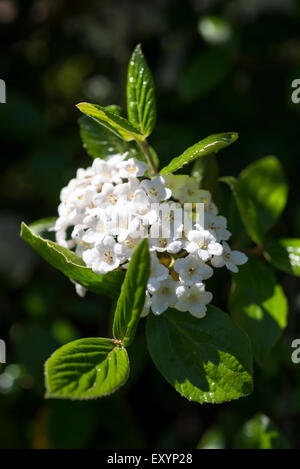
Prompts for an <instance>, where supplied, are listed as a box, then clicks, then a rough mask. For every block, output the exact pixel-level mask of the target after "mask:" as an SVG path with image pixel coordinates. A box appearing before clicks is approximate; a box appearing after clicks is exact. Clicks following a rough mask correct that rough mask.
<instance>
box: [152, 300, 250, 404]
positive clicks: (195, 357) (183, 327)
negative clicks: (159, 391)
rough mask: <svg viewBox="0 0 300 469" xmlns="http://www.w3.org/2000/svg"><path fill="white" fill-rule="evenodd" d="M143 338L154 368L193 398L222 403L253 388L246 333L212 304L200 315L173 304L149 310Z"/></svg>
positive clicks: (179, 390)
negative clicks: (157, 311) (158, 310)
mask: <svg viewBox="0 0 300 469" xmlns="http://www.w3.org/2000/svg"><path fill="white" fill-rule="evenodd" d="M147 343H148V348H149V351H150V355H151V357H152V359H153V361H154V363H155V365H156V367H157V368H158V370H159V371H160V372H161V373H162V375H163V376H164V377H165V379H166V380H167V381H168V382H169V383H170V384H171V385H172V386H174V388H175V389H176V391H178V392H179V393H180V394H181V395H182V396H184V397H186V398H187V399H189V400H191V401H196V402H199V403H201V404H203V403H221V402H224V401H230V400H233V399H239V398H240V397H243V396H246V395H248V394H250V393H251V392H252V377H251V374H252V355H251V349H250V343H249V339H248V337H247V336H246V334H245V333H244V332H243V331H242V330H241V329H240V328H239V327H238V326H237V325H236V324H235V323H234V322H233V321H232V320H231V319H230V317H229V316H228V315H227V314H225V313H224V312H223V311H221V310H220V309H218V308H215V307H214V306H209V307H208V310H207V315H206V317H205V318H204V319H196V318H194V317H193V316H192V315H190V314H189V313H182V312H180V311H176V310H171V309H170V310H168V311H167V312H164V313H163V314H162V315H160V316H154V315H153V314H150V315H149V316H148V318H147Z"/></svg>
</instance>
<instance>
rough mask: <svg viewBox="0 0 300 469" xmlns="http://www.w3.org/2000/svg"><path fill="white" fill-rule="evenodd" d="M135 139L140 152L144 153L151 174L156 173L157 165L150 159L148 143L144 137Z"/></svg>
mask: <svg viewBox="0 0 300 469" xmlns="http://www.w3.org/2000/svg"><path fill="white" fill-rule="evenodd" d="M136 141H137V144H138V145H139V147H140V149H141V150H142V152H143V153H144V155H145V157H146V159H147V161H148V164H149V166H150V168H151V172H152V174H153V175H154V174H158V170H157V167H156V166H155V164H154V161H153V159H152V156H151V153H150V149H149V144H148V142H147V140H146V139H144V140H136Z"/></svg>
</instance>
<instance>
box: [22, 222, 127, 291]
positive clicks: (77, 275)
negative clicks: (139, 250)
mask: <svg viewBox="0 0 300 469" xmlns="http://www.w3.org/2000/svg"><path fill="white" fill-rule="evenodd" d="M21 237H22V238H23V239H24V241H26V242H27V243H28V244H30V246H31V247H32V248H33V249H34V250H35V251H36V252H37V253H38V254H39V255H40V256H41V257H42V258H43V259H45V261H47V262H49V264H51V265H52V266H53V267H55V268H56V269H58V270H60V271H61V272H62V273H63V274H64V275H66V276H67V277H69V278H70V279H72V280H75V281H76V282H78V283H80V284H81V285H83V286H84V287H86V288H88V289H89V290H90V291H92V292H94V293H103V294H107V295H109V296H118V295H119V292H120V289H121V285H122V281H123V279H124V274H123V272H121V271H114V272H109V273H108V274H106V275H98V274H95V273H94V272H93V271H92V269H90V268H88V267H87V266H86V265H85V263H84V261H83V260H82V258H81V257H79V256H78V255H77V254H75V253H74V252H73V251H70V250H69V249H66V248H64V247H62V246H59V245H58V244H57V243H54V242H53V241H49V240H47V239H43V238H41V237H40V236H38V235H36V234H34V233H33V232H32V231H31V229H30V228H29V227H28V226H27V225H26V224H25V223H22V227H21Z"/></svg>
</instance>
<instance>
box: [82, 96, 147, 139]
mask: <svg viewBox="0 0 300 469" xmlns="http://www.w3.org/2000/svg"><path fill="white" fill-rule="evenodd" d="M77 107H78V109H80V111H81V112H82V113H83V114H85V115H86V116H89V117H92V118H93V119H94V120H95V121H96V122H97V123H98V124H100V125H103V126H104V127H106V128H107V129H108V130H110V131H111V132H113V133H114V134H115V135H117V137H120V138H122V139H123V140H126V141H127V142H129V141H131V140H135V139H137V140H141V139H142V134H141V133H140V132H139V131H138V130H137V128H136V127H134V126H133V125H132V124H131V123H130V122H129V121H128V120H127V119H125V118H124V117H121V116H119V115H118V114H116V113H115V112H112V111H110V110H108V109H107V108H105V107H102V106H99V105H98V104H90V103H79V104H77Z"/></svg>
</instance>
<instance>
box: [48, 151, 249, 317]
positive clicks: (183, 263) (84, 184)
mask: <svg viewBox="0 0 300 469" xmlns="http://www.w3.org/2000/svg"><path fill="white" fill-rule="evenodd" d="M127 157H128V155H127V154H123V155H114V156H112V157H111V158H110V159H108V160H102V159H99V158H97V159H95V160H94V161H93V164H92V166H91V167H89V168H87V169H81V168H80V169H78V171H77V175H76V178H75V179H71V181H70V182H69V184H68V185H67V186H66V187H64V188H63V189H62V191H61V203H60V205H59V207H58V213H59V218H58V219H57V222H56V225H55V228H54V229H55V231H56V239H57V242H58V243H59V244H60V245H61V246H64V247H67V248H69V249H74V250H75V252H76V253H77V254H78V255H80V256H82V258H83V260H84V262H85V263H86V265H87V266H88V267H90V268H91V269H92V270H93V271H94V272H95V273H97V274H106V273H108V272H110V271H112V270H115V269H126V267H127V265H128V262H129V261H130V258H131V256H132V253H133V251H134V249H135V248H136V246H137V245H138V243H139V242H140V240H141V237H145V236H146V237H148V239H149V249H150V253H151V273H150V278H149V281H148V285H147V291H146V302H145V307H144V311H143V314H142V315H146V314H148V312H149V309H150V308H151V309H152V312H153V313H154V314H161V313H163V312H164V311H165V310H166V309H167V308H168V307H174V308H176V309H178V310H180V311H189V312H190V313H191V314H192V315H193V316H196V317H198V318H201V317H203V316H205V312H206V305H207V304H208V303H209V302H210V301H211V300H212V294H211V293H210V292H208V291H206V290H205V284H204V280H206V279H208V278H210V277H211V276H212V275H213V267H223V266H226V267H227V268H228V269H229V270H231V271H232V272H238V267H237V265H241V264H244V263H245V262H246V261H247V257H246V256H245V255H244V254H243V253H241V252H238V251H231V249H230V247H229V245H228V243H227V242H226V241H227V240H228V239H229V238H230V236H231V234H230V232H229V231H228V230H227V220H226V218H225V217H223V216H220V215H218V209H217V207H216V205H215V204H214V203H213V201H212V200H211V194H210V193H209V192H208V191H204V190H200V189H199V188H198V184H197V181H196V180H195V179H193V178H191V177H189V176H185V175H184V176H174V175H168V176H166V177H164V178H163V177H161V176H157V177H155V178H153V179H147V178H143V176H144V174H145V172H146V170H147V165H146V164H145V163H143V162H141V161H138V160H136V159H135V158H129V159H126V158H127ZM184 203H189V205H190V206H192V207H194V204H197V203H202V204H204V224H203V223H202V224H200V223H197V219H196V220H195V217H194V214H193V209H192V211H191V218H193V220H194V221H193V223H192V225H191V226H190V229H189V230H188V231H186V229H185V225H183V224H182V223H181V222H179V223H177V222H176V220H175V218H176V217H174V215H173V216H172V214H174V211H175V210H176V208H177V209H178V208H180V207H182V206H183V204H184ZM192 204H193V205H192ZM162 209H164V210H162ZM165 209H168V210H165ZM161 214H163V215H161ZM116 221H117V222H116ZM164 225H168V227H169V231H168V235H167V236H166V235H165V233H164V230H163V228H164ZM153 233H155V236H154V235H153ZM76 291H77V293H78V294H79V295H81V296H83V295H84V293H85V289H84V287H82V286H81V285H78V284H76Z"/></svg>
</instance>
